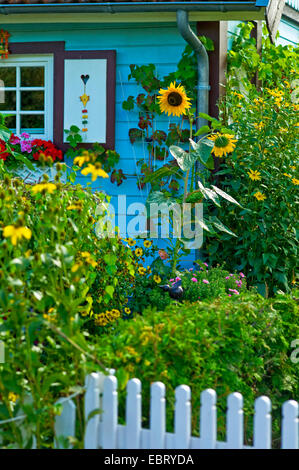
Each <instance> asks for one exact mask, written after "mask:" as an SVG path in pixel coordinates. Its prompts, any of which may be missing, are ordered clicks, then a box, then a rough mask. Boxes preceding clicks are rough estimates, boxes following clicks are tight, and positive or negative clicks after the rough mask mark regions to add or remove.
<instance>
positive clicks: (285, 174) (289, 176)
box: [283, 173, 292, 178]
mask: <svg viewBox="0 0 299 470" xmlns="http://www.w3.org/2000/svg"><path fill="white" fill-rule="evenodd" d="M283 176H287V177H288V178H292V176H291V175H289V174H288V173H283Z"/></svg>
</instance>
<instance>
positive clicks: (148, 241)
mask: <svg viewBox="0 0 299 470" xmlns="http://www.w3.org/2000/svg"><path fill="white" fill-rule="evenodd" d="M152 244H153V242H152V241H151V240H145V241H144V242H143V245H144V246H145V248H150V247H151V246H152Z"/></svg>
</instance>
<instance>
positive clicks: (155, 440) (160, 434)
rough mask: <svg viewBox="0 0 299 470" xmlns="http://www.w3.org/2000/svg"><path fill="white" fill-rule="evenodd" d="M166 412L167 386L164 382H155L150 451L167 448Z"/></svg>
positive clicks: (151, 410)
mask: <svg viewBox="0 0 299 470" xmlns="http://www.w3.org/2000/svg"><path fill="white" fill-rule="evenodd" d="M165 411H166V402H165V385H164V384H163V383H162V382H154V383H152V385H151V405H150V449H164V447H165V429H166V423H165Z"/></svg>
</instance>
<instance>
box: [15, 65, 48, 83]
mask: <svg viewBox="0 0 299 470" xmlns="http://www.w3.org/2000/svg"><path fill="white" fill-rule="evenodd" d="M44 75H45V68H44V67H21V86H44V84H45V77H44Z"/></svg>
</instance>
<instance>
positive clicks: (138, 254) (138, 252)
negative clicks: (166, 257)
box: [134, 248, 143, 258]
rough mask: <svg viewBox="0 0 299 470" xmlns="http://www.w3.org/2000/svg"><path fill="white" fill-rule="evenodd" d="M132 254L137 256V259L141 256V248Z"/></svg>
mask: <svg viewBox="0 0 299 470" xmlns="http://www.w3.org/2000/svg"><path fill="white" fill-rule="evenodd" d="M134 253H135V255H136V256H138V258H139V257H140V256H142V255H143V250H142V248H136V250H135V251H134Z"/></svg>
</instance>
